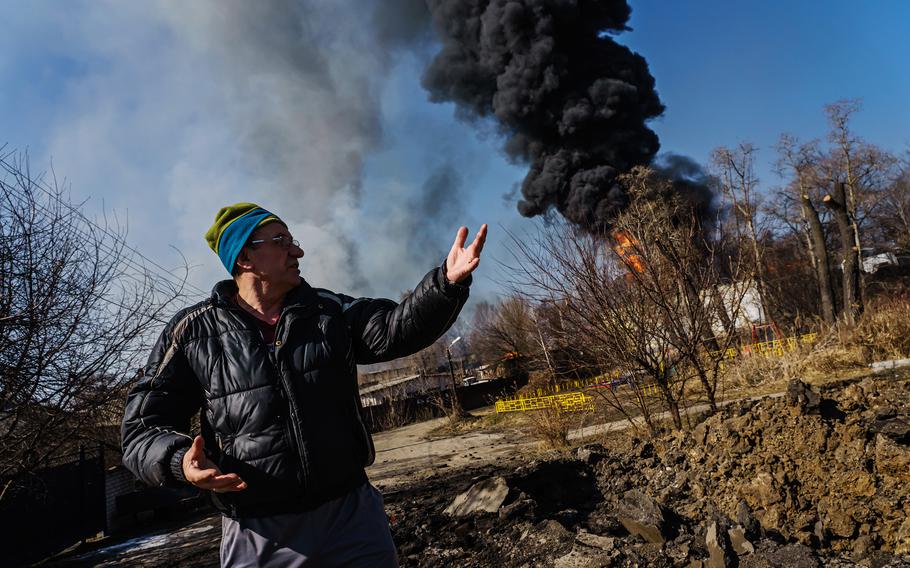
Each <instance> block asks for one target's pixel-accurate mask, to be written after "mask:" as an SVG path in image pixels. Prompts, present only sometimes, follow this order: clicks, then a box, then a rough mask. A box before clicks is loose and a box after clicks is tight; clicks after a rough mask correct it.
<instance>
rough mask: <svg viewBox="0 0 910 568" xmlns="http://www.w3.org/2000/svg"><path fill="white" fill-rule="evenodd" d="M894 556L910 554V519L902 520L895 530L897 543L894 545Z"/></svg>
mask: <svg viewBox="0 0 910 568" xmlns="http://www.w3.org/2000/svg"><path fill="white" fill-rule="evenodd" d="M894 552H895V553H896V554H910V517H907V518H905V519H904V522H903V523H902V524H901V528H899V529H898V530H897V542H896V543H895V544H894Z"/></svg>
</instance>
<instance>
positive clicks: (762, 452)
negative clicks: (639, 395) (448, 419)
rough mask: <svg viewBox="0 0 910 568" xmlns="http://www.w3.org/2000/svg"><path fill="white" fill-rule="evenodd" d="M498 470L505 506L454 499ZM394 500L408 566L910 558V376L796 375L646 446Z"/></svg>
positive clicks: (590, 449) (457, 478)
mask: <svg viewBox="0 0 910 568" xmlns="http://www.w3.org/2000/svg"><path fill="white" fill-rule="evenodd" d="M495 476H501V477H503V478H504V479H505V481H506V483H507V484H508V487H509V491H508V495H507V496H506V497H505V499H504V500H503V501H502V502H501V504H500V505H499V507H498V509H495V508H494V510H497V512H495V513H490V512H478V513H473V514H468V515H466V516H461V517H455V516H450V515H448V514H446V513H444V512H443V511H444V509H445V508H446V507H448V506H449V504H450V503H451V502H452V500H453V498H454V497H455V496H456V495H458V494H459V493H461V492H463V491H466V490H467V489H469V488H470V487H471V486H472V485H474V484H475V483H478V482H480V481H483V480H486V479H489V478H491V477H495ZM386 504H387V509H388V512H389V513H390V517H391V520H392V530H393V535H394V537H395V541H396V543H397V544H398V546H399V550H400V555H401V563H402V566H440V565H444V564H448V565H451V566H459V567H461V566H496V567H510V566H560V567H570V566H668V567H671V566H743V567H746V566H754V567H760V566H761V567H763V566H769V567H770V566H820V565H830V566H857V565H860V566H908V567H910V520H908V519H910V383H908V381H907V380H906V379H898V378H868V379H864V380H862V381H860V382H854V383H850V384H839V385H829V386H827V387H825V388H824V389H823V390H821V391H820V392H817V391H815V390H813V389H812V388H810V387H808V386H807V385H805V384H803V383H800V382H793V383H791V384H790V386H789V389H788V392H787V395H786V396H785V397H782V398H778V399H770V398H768V399H763V400H760V401H750V402H744V403H740V404H734V405H731V406H730V407H727V408H726V409H724V410H723V411H722V412H720V413H719V414H717V415H715V416H713V417H711V418H709V419H708V420H706V421H705V422H702V423H701V424H699V425H698V426H697V427H696V428H694V429H693V430H692V431H686V432H679V433H676V434H671V435H667V436H664V437H662V438H659V439H656V440H654V441H639V440H635V441H633V444H632V447H631V450H628V449H626V450H625V451H621V452H620V451H616V450H610V449H608V448H605V447H603V446H600V445H594V446H586V447H583V448H580V449H578V450H576V452H575V453H574V454H573V455H572V456H571V457H566V458H560V459H555V460H550V461H538V462H534V463H530V464H526V465H524V466H521V467H518V468H514V467H510V466H509V465H499V466H487V467H482V468H476V469H473V470H462V471H460V472H453V473H450V474H447V475H446V476H444V477H443V476H439V477H436V478H432V479H430V480H427V481H424V482H421V483H419V484H415V485H412V486H408V487H406V488H403V489H401V490H399V491H397V492H394V493H391V494H388V495H387V496H386Z"/></svg>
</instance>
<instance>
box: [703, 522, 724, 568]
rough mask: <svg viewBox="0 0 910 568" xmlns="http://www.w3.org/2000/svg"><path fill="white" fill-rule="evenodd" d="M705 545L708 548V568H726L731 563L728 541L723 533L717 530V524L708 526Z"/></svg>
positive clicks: (713, 523)
mask: <svg viewBox="0 0 910 568" xmlns="http://www.w3.org/2000/svg"><path fill="white" fill-rule="evenodd" d="M705 545H706V546H707V547H708V555H709V556H708V568H725V566H727V565H728V564H729V563H730V551H729V547H728V545H727V539H726V537H725V536H724V534H723V532H721V531H720V530H719V529H718V528H717V523H716V522H712V523H711V524H709V525H708V533H707V534H706V535H705Z"/></svg>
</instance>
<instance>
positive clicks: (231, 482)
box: [183, 436, 247, 493]
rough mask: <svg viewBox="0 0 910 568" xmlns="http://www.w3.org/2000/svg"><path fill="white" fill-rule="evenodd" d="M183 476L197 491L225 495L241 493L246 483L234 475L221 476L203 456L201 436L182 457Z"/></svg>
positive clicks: (215, 466) (211, 462)
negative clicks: (230, 492)
mask: <svg viewBox="0 0 910 568" xmlns="http://www.w3.org/2000/svg"><path fill="white" fill-rule="evenodd" d="M183 475H184V476H185V477H186V480H187V481H189V482H190V483H191V484H193V485H195V486H196V487H198V488H199V489H206V490H209V491H214V492H215V493H227V492H229V491H243V490H244V489H246V487H247V485H246V482H245V481H243V480H242V479H240V476H239V475H237V474H236V473H228V474H223V473H221V470H220V469H218V466H217V465H215V462H213V461H212V460H210V459H209V458H208V456H206V455H205V443H204V442H203V441H202V436H196V438H195V439H194V440H193V445H192V446H190V449H189V450H187V452H186V454H184V456H183Z"/></svg>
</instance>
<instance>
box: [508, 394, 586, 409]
mask: <svg viewBox="0 0 910 568" xmlns="http://www.w3.org/2000/svg"><path fill="white" fill-rule="evenodd" d="M593 400H594V399H593V398H592V397H590V396H588V395H586V394H585V393H583V392H567V393H563V394H553V395H549V396H527V397H524V396H523V397H518V398H513V399H503V400H497V401H496V412H527V411H529V410H541V409H544V408H559V409H560V410H563V411H567V412H577V411H582V410H594V402H593Z"/></svg>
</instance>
